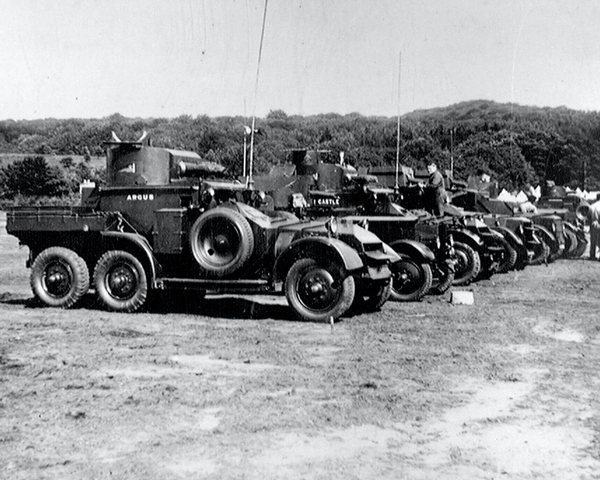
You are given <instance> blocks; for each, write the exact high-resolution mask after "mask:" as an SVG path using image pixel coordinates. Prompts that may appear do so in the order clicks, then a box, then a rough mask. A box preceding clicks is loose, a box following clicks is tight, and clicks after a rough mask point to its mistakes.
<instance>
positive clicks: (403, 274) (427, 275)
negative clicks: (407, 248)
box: [391, 255, 433, 302]
mask: <svg viewBox="0 0 600 480" xmlns="http://www.w3.org/2000/svg"><path fill="white" fill-rule="evenodd" d="M432 283H433V273H432V272H431V267H430V266H429V265H427V264H426V263H418V262H415V261H414V260H413V259H412V258H410V257H408V256H405V255H403V256H402V259H401V260H400V261H399V262H396V263H395V264H393V265H392V292H391V297H392V299H393V300H396V301H397V302H416V301H418V300H421V299H422V298H423V297H424V296H425V295H426V294H427V292H428V291H429V289H430V288H431V284H432Z"/></svg>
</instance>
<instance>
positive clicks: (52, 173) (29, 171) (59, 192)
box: [0, 157, 69, 199]
mask: <svg viewBox="0 0 600 480" xmlns="http://www.w3.org/2000/svg"><path fill="white" fill-rule="evenodd" d="M0 187H1V189H2V192H3V194H2V196H3V197H4V198H8V199H12V198H14V197H16V196H17V195H23V196H48V197H61V196H63V195H65V194H67V193H68V192H69V184H68V182H67V180H66V179H65V178H64V176H63V174H62V171H61V169H60V167H51V166H50V165H48V162H47V161H46V159H45V158H44V157H26V158H25V159H23V160H17V161H15V162H14V163H12V164H10V165H7V166H5V167H3V168H2V169H0Z"/></svg>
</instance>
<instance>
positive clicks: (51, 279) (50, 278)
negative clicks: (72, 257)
mask: <svg viewBox="0 0 600 480" xmlns="http://www.w3.org/2000/svg"><path fill="white" fill-rule="evenodd" d="M74 281H75V275H74V273H73V270H72V269H71V267H70V266H69V264H68V263H66V262H63V261H61V260H59V259H56V260H53V261H52V262H50V263H48V265H47V266H46V268H45V269H44V274H43V276H42V284H43V287H44V290H45V291H46V292H47V293H48V295H50V296H52V297H54V298H62V297H64V296H65V295H67V294H68V293H69V292H70V291H71V289H72V288H73V283H74Z"/></svg>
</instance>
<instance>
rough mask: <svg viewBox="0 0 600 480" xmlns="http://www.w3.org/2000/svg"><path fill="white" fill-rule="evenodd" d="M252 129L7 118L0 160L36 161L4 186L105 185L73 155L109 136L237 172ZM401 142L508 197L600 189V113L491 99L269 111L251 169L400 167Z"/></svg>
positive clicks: (94, 149)
mask: <svg viewBox="0 0 600 480" xmlns="http://www.w3.org/2000/svg"><path fill="white" fill-rule="evenodd" d="M249 124H250V119H247V118H244V117H215V118H212V117H208V116H205V115H203V116H198V117H196V118H193V117H191V116H180V117H177V118H172V119H168V118H150V119H139V118H135V119H132V118H125V117H123V116H121V115H119V114H114V115H111V116H110V117H106V118H102V119H44V120H34V121H13V120H5V121H1V122H0V153H22V154H28V155H31V157H26V158H25V160H19V161H17V162H11V163H10V164H4V165H0V167H1V168H0V187H2V192H3V197H4V198H10V197H11V196H14V195H16V194H23V195H27V194H33V192H30V191H27V192H23V188H29V187H31V185H33V184H31V182H27V184H28V185H22V184H19V183H22V179H23V178H27V176H28V175H30V174H31V173H30V171H33V172H37V173H36V175H37V177H36V178H37V179H38V180H39V182H38V183H40V184H41V185H42V187H41V188H45V187H43V185H47V186H48V189H49V190H50V191H44V192H43V193H45V194H48V195H53V196H57V195H60V194H61V193H68V192H72V191H74V190H76V188H77V184H78V182H79V181H80V180H81V179H82V178H97V179H100V178H101V177H102V172H100V171H97V170H95V169H94V168H92V167H91V166H90V165H89V164H88V163H87V162H85V161H83V162H80V163H78V162H73V161H72V159H71V158H70V156H82V157H83V158H84V159H89V158H90V157H91V156H98V155H103V154H104V145H103V142H106V141H109V140H110V139H111V131H115V132H116V133H117V135H118V136H119V137H120V138H121V139H123V140H136V139H137V138H139V137H140V136H141V135H142V133H143V131H144V130H145V131H148V132H149V133H150V135H151V138H152V141H153V144H154V146H164V147H169V148H176V149H185V150H192V151H195V152H197V153H198V154H200V155H201V156H202V157H203V158H204V159H206V160H212V161H216V162H219V163H221V164H223V165H224V166H226V167H228V169H229V171H230V172H231V173H232V174H233V175H240V174H241V173H242V164H243V145H244V127H245V126H246V125H249ZM398 124H400V129H399V131H400V141H399V142H398V136H397V132H398ZM398 143H399V145H400V148H399V155H400V163H401V164H404V165H408V166H411V167H416V168H423V166H424V163H425V162H426V161H427V160H430V159H434V160H435V161H437V163H438V165H440V167H441V168H442V169H449V168H450V165H451V163H452V164H453V167H454V176H455V178H457V179H459V180H464V179H466V177H467V176H468V175H469V174H471V173H474V172H477V171H483V172H485V173H488V174H490V175H491V176H492V177H493V178H495V179H496V180H497V181H498V182H499V184H500V186H501V187H504V188H507V189H511V190H514V189H517V188H522V187H523V186H525V185H527V184H531V185H538V184H543V183H544V182H545V181H546V180H553V181H554V182H555V183H556V184H557V185H569V186H571V187H580V188H582V189H583V188H585V189H588V190H599V189H600V113H598V112H583V111H576V110H570V109H567V108H564V107H561V108H538V107H524V106H519V105H514V104H499V103H495V102H490V101H470V102H463V103H459V104H456V105H451V106H449V107H446V108H437V109H432V110H420V111H415V112H412V113H409V114H406V115H404V116H402V117H401V119H400V122H398V119H397V118H396V117H393V118H388V117H365V116H362V115H360V114H349V115H338V114H333V113H331V114H322V115H314V116H295V115H294V116H292V115H287V114H286V113H285V112H283V111H281V110H276V111H271V112H270V113H269V114H268V115H267V116H266V117H265V118H258V119H256V134H255V143H254V167H255V172H256V173H264V172H266V171H268V169H269V168H270V167H271V166H272V165H274V164H277V163H283V162H285V161H286V160H287V158H288V152H289V150H290V149H293V148H300V147H301V148H319V149H327V150H332V151H334V152H338V151H344V152H345V159H346V161H347V162H348V163H350V164H352V165H354V166H357V167H358V166H368V165H385V164H389V165H394V164H395V162H396V155H397V145H398ZM47 155H55V156H59V157H64V158H63V159H62V160H61V162H60V165H59V166H52V167H51V166H49V165H47V163H46V162H45V159H44V157H43V156H47ZM40 170H43V173H42V174H40ZM15 176H16V177H18V178H21V181H19V180H17V183H18V185H14V182H15V180H14V177H15ZM11 181H12V182H13V184H12V185H11V184H10V182H11ZM34 183H35V182H34ZM48 189H47V190H48ZM29 190H31V188H30V189H29ZM38 193H39V192H38Z"/></svg>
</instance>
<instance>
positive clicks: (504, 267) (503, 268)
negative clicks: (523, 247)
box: [497, 238, 518, 273]
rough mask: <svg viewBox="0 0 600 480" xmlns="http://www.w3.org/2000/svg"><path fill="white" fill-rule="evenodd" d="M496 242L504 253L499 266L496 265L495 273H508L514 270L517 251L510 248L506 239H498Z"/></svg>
mask: <svg viewBox="0 0 600 480" xmlns="http://www.w3.org/2000/svg"><path fill="white" fill-rule="evenodd" d="M498 242H499V243H500V244H501V245H502V248H503V249H504V252H503V254H502V260H500V265H498V270H497V273H508V272H510V271H511V270H514V268H515V266H516V264H517V258H518V255H517V251H516V250H515V249H514V248H513V247H511V245H510V243H508V240H506V238H498Z"/></svg>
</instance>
